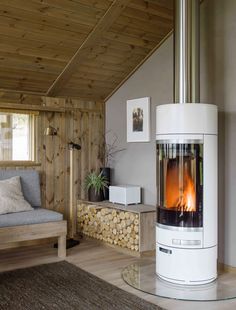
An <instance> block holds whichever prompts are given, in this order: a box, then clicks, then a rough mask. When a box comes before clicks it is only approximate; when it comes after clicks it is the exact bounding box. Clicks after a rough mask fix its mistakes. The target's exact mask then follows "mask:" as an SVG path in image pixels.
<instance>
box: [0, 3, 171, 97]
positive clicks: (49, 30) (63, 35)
mask: <svg viewBox="0 0 236 310" xmlns="http://www.w3.org/2000/svg"><path fill="white" fill-rule="evenodd" d="M0 4H1V6H0V89H1V90H10V91H20V92H25V93H27V92H32V93H39V94H42V95H43V94H44V95H46V94H47V95H50V96H57V97H58V96H70V97H79V98H86V99H95V100H100V99H102V100H103V99H105V98H106V97H108V96H109V95H110V94H111V93H112V92H113V91H114V90H115V89H116V88H117V87H118V86H119V85H120V84H121V83H122V81H123V80H124V79H126V78H127V76H129V74H130V73H131V72H133V71H134V70H135V68H137V66H138V65H139V64H140V63H141V62H142V61H143V60H144V59H146V58H147V56H148V55H150V54H151V53H152V51H153V50H154V49H155V48H156V47H157V46H158V45H159V44H160V43H161V42H162V41H163V39H164V38H166V36H167V35H168V34H169V33H170V32H171V30H172V28H173V2H172V0H152V1H150V0H149V1H144V0H115V1H111V0H27V1H22V0H1V1H0Z"/></svg>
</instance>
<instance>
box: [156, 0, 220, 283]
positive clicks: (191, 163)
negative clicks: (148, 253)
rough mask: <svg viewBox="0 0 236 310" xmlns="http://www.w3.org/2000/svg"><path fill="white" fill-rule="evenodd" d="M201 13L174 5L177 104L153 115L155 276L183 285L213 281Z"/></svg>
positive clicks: (211, 108) (210, 131)
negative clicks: (201, 72)
mask: <svg viewBox="0 0 236 310" xmlns="http://www.w3.org/2000/svg"><path fill="white" fill-rule="evenodd" d="M199 8H200V1H199V0H175V32H174V38H175V40H174V41H175V42H174V43H175V44H174V47H175V53H174V60H175V61H174V62H175V68H174V69H175V83H174V84H175V85H174V101H175V104H165V105H160V106H158V107H157V110H156V141H157V193H158V201H157V226H156V273H157V275H158V276H159V277H161V278H162V279H164V280H167V281H170V282H173V283H179V284H187V285H197V284H205V283H209V282H211V281H213V280H214V279H216V277H217V107H216V106H215V105H211V104H201V103H199V102H200V87H199V85H200V82H199ZM190 103H191V104H190Z"/></svg>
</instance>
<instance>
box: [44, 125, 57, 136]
mask: <svg viewBox="0 0 236 310" xmlns="http://www.w3.org/2000/svg"><path fill="white" fill-rule="evenodd" d="M44 135H45V136H56V135H57V129H56V128H54V127H52V126H48V127H47V128H46V129H45V130H44Z"/></svg>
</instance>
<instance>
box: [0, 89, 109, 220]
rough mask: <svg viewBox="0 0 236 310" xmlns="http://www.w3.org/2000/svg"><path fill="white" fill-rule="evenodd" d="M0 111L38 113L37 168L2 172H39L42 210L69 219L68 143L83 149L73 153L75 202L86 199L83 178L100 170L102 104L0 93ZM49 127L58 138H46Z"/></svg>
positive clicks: (21, 166) (102, 125)
mask: <svg viewBox="0 0 236 310" xmlns="http://www.w3.org/2000/svg"><path fill="white" fill-rule="evenodd" d="M0 108H14V109H17V108H18V109H22V110H24V109H31V110H37V111H39V116H37V121H36V131H37V132H36V146H37V151H36V157H37V160H36V162H37V164H36V165H33V166H29V165H12V164H10V165H7V166H6V165H5V164H4V163H3V162H0V166H1V167H0V168H1V169H12V168H13V169H37V170H39V171H40V175H41V190H42V201H43V206H44V207H46V208H48V209H51V210H55V211H59V212H62V213H63V214H64V215H65V217H66V218H67V216H68V209H69V174H70V168H71V167H70V162H69V150H68V142H70V141H73V142H74V143H78V144H80V145H81V150H80V151H74V163H73V169H74V201H75V202H76V200H77V199H78V198H82V199H83V198H86V193H85V190H84V186H83V183H84V178H85V176H86V175H87V173H88V172H89V171H90V170H98V169H99V168H100V166H101V163H102V158H100V154H101V153H102V152H101V147H102V145H103V144H102V143H101V142H102V139H103V137H104V104H103V102H94V101H89V102H86V101H82V100H78V99H70V98H67V99H63V98H50V97H41V96H35V95H22V94H18V93H4V92H2V93H0ZM49 125H51V126H53V127H55V128H56V129H57V131H58V134H57V136H45V135H44V130H45V128H46V127H48V126H49Z"/></svg>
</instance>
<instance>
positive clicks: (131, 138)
mask: <svg viewBox="0 0 236 310" xmlns="http://www.w3.org/2000/svg"><path fill="white" fill-rule="evenodd" d="M149 141H150V97H144V98H138V99H132V100H127V142H149Z"/></svg>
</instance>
